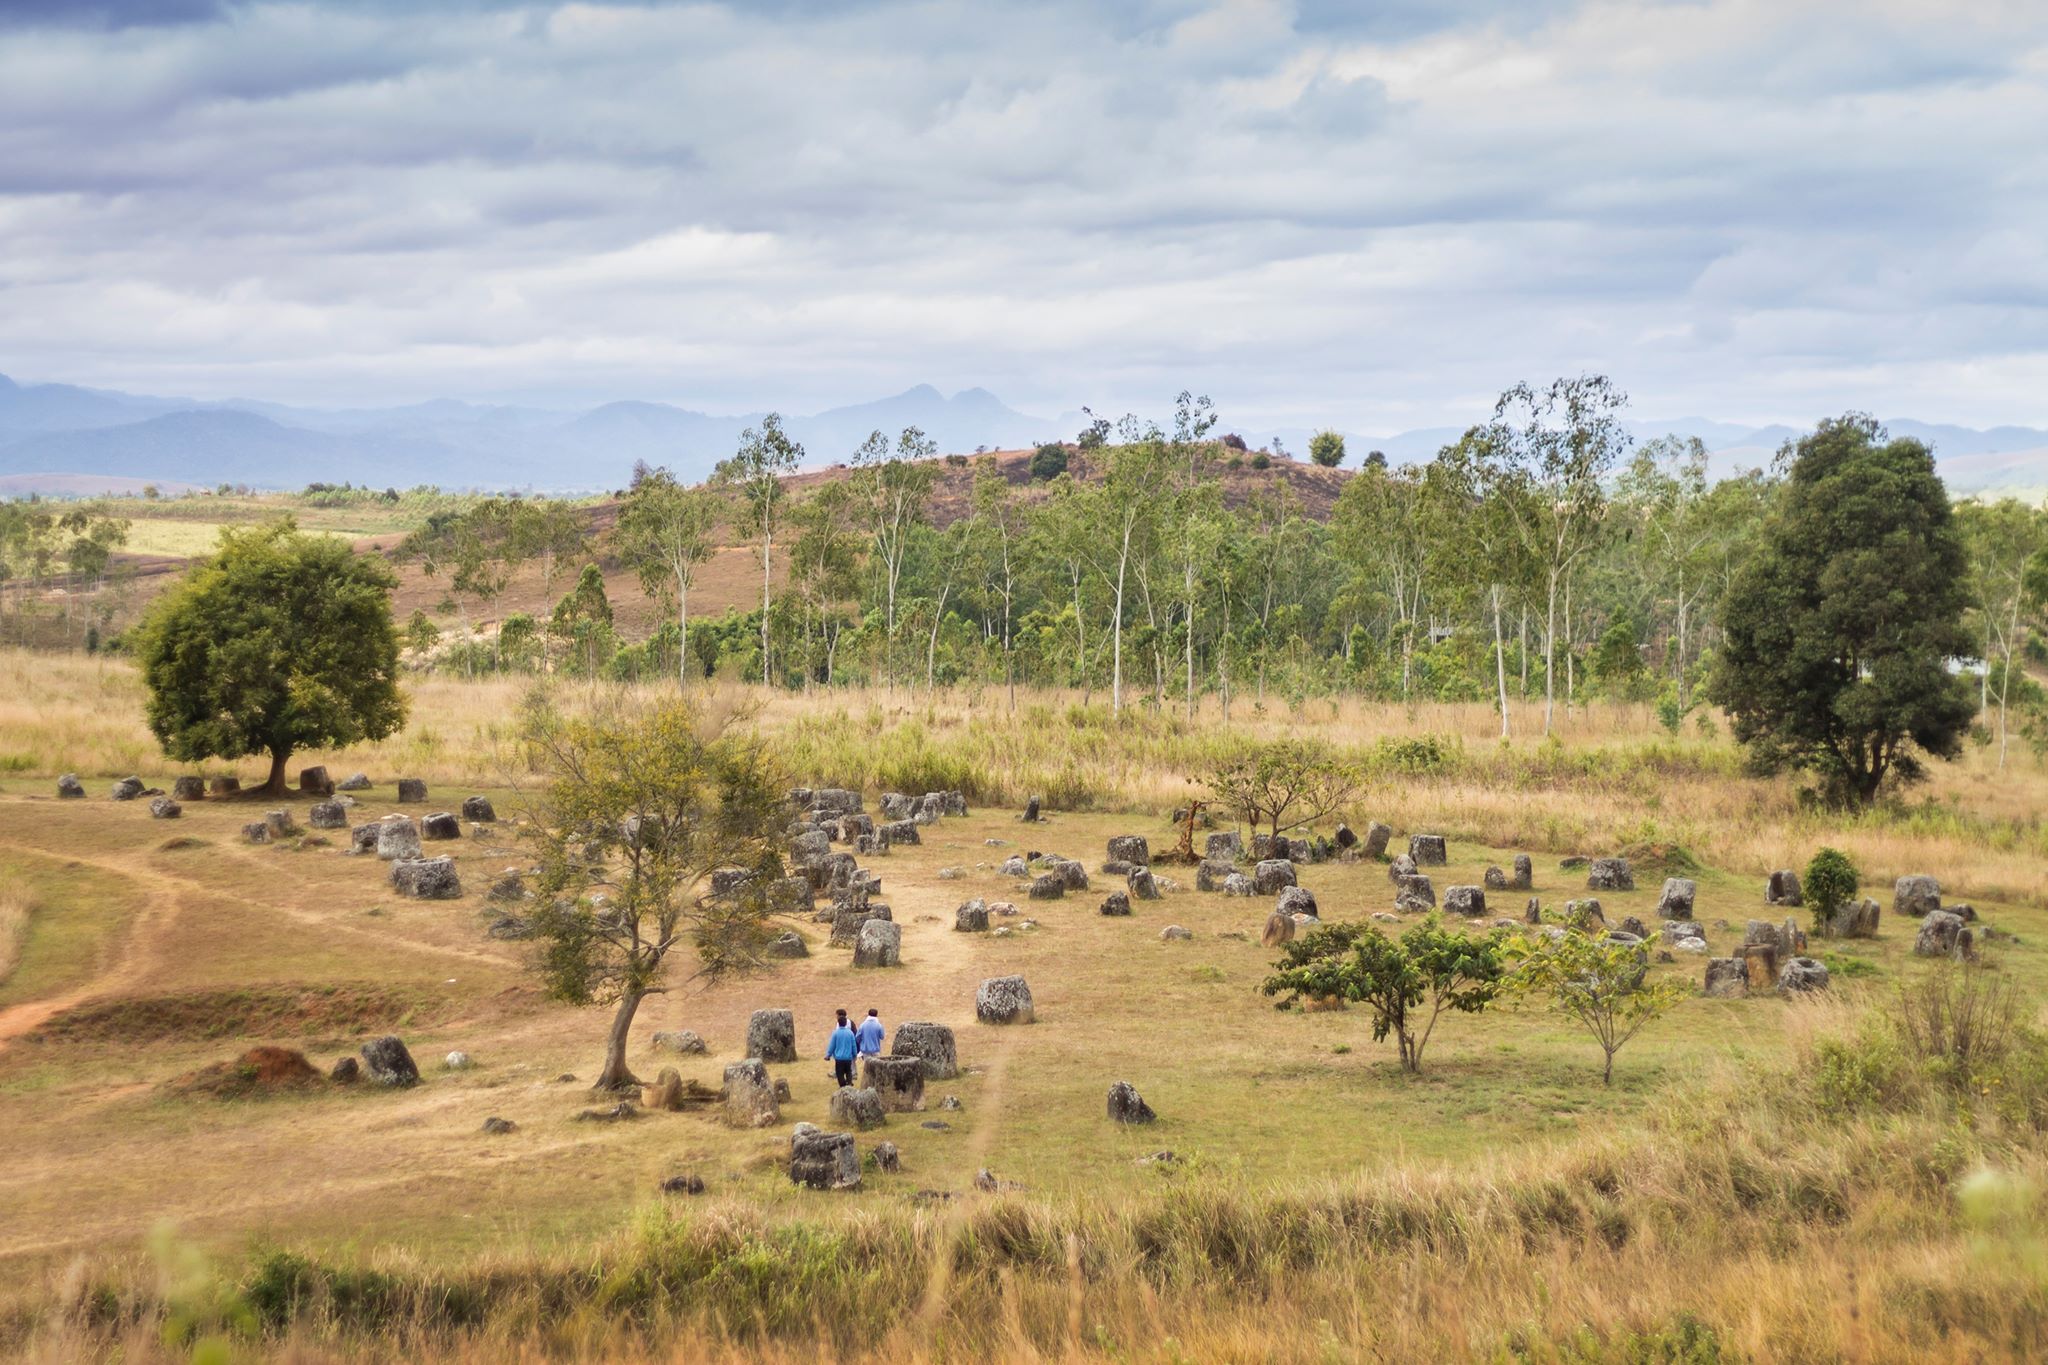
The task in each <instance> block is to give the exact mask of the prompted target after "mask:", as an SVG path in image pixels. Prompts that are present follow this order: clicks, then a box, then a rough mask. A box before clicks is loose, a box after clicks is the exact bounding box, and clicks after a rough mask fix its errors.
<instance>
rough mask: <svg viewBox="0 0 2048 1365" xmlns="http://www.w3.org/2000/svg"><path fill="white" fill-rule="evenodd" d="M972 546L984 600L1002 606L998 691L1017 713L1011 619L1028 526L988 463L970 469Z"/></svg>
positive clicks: (998, 471)
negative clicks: (977, 557) (1000, 684)
mask: <svg viewBox="0 0 2048 1365" xmlns="http://www.w3.org/2000/svg"><path fill="white" fill-rule="evenodd" d="M973 525H974V533H973V534H974V544H975V545H976V546H978V547H979V548H980V551H981V564H980V567H981V582H982V593H983V596H984V598H985V599H986V600H987V601H989V602H990V603H995V602H1000V603H1001V604H1002V609H1001V614H1000V617H999V624H998V626H997V629H996V630H995V632H994V633H995V636H996V640H997V644H998V647H999V648H1000V649H1001V651H1002V656H1003V686H1004V688H1005V689H1006V690H1007V692H1008V693H1009V706H1010V709H1011V710H1012V711H1015V710H1016V709H1017V662H1016V641H1015V639H1014V637H1013V635H1012V633H1011V632H1012V625H1013V622H1014V619H1015V616H1016V608H1017V590H1018V584H1019V579H1020V577H1021V567H1022V566H1021V565H1020V564H1019V558H1020V555H1021V552H1022V550H1023V547H1024V538H1025V533H1026V530H1027V522H1026V519H1025V515H1024V507H1023V504H1022V503H1021V502H1020V501H1019V500H1018V497H1017V493H1016V490H1015V489H1013V488H1012V487H1011V486H1010V481H1009V480H1008V479H1007V478H1005V477H1004V476H1003V471H1002V468H1001V466H999V465H998V464H997V463H996V461H995V460H994V459H992V458H990V459H983V460H980V461H978V462H976V464H975V467H974V514H973Z"/></svg>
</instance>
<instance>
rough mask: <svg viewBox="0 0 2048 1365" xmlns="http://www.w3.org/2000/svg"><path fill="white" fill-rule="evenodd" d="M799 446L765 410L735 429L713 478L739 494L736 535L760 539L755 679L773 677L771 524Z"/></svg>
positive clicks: (776, 520)
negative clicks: (754, 423) (735, 444)
mask: <svg viewBox="0 0 2048 1365" xmlns="http://www.w3.org/2000/svg"><path fill="white" fill-rule="evenodd" d="M803 458H804V448H803V447H802V446H801V445H799V444H798V443H797V442H795V441H793V440H791V439H790V437H789V435H788V433H786V432H784V431H783V429H782V414H780V413H776V412H771V413H769V414H768V415H767V416H766V417H763V418H762V419H761V425H760V426H759V427H758V428H756V427H748V428H747V429H746V430H745V431H743V432H741V433H740V448H739V449H738V450H737V451H735V452H734V453H733V456H732V458H731V459H729V460H725V461H722V462H721V463H720V464H719V466H718V472H717V480H718V482H719V483H721V484H723V485H724V486H726V487H728V488H731V489H733V490H734V491H735V492H736V493H737V494H738V497H739V525H740V533H741V534H742V535H750V536H758V537H760V541H761V681H762V682H763V683H764V684H766V683H769V682H771V681H773V679H774V665H773V655H774V646H773V640H772V637H771V636H770V635H769V618H770V616H771V615H772V614H773V613H772V610H771V607H772V601H773V599H772V596H771V594H772V592H773V576H772V573H771V569H772V566H773V555H774V551H775V528H776V526H777V525H778V524H780V515H781V511H782V503H783V499H784V497H785V496H786V490H785V489H784V488H783V486H782V481H783V479H784V478H786V477H788V476H789V475H791V474H794V473H795V472H796V468H797V466H798V465H799V464H801V463H802V462H803Z"/></svg>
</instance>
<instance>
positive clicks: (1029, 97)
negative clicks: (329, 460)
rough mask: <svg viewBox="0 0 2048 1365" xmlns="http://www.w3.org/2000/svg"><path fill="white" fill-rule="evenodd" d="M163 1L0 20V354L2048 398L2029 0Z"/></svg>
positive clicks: (1283, 403)
mask: <svg viewBox="0 0 2048 1365" xmlns="http://www.w3.org/2000/svg"><path fill="white" fill-rule="evenodd" d="M100 8H101V9H103V10H104V9H108V8H118V6H116V7H106V6H102V7H100ZM155 8H157V9H159V10H163V9H169V10H176V11H178V12H179V13H181V14H182V13H184V12H187V11H191V12H194V13H199V14H200V15H201V18H200V21H198V22H182V23H181V22H152V23H151V24H146V25H140V26H128V27H122V26H119V25H115V24H112V23H94V24H90V25H73V26H69V27H55V26H37V25H35V24H32V23H24V22H21V21H17V22H16V24H15V26H14V27H11V28H8V29H5V30H4V31H0V225H4V230H5V232H6V241H7V249H6V251H5V252H4V253H0V370H4V371H6V372H8V373H12V374H17V375H20V376H24V377H30V378H60V379H68V380H74V381H78V382H87V383H99V384H107V385H118V386H123V387H130V388H144V389H147V388H157V389H176V390H178V391H183V392H192V393H196V394H200V395H202V396H212V397H218V396H226V395H230V394H239V395H246V396H255V397H267V398H268V397H274V398H285V399H299V400H307V399H313V400H320V401H329V402H346V401H381V400H407V399H414V398H422V397H427V396H432V395H436V394H443V393H448V394H455V395H459V396H477V397H507V396H522V397H527V398H532V399H537V400H544V401H545V400H554V401H571V400H580V399H589V398H605V397H615V396H626V395H630V396H642V397H658V398H667V399H672V400H676V401H681V402H685V403H689V404H692V405H696V406H702V407H708V408H712V409H715V410H723V411H739V410H747V409H753V408H760V407H766V406H771V405H772V406H783V407H788V408H792V409H797V410H804V409H809V408H815V407H822V406H826V405H829V404H832V403H838V402H846V401H855V400H860V399H864V398H868V397H872V396H874V395H875V394H876V393H878V392H881V391H883V390H887V389H895V388H901V387H904V386H906V385H908V384H910V383H912V382H917V381H929V382H932V383H934V384H937V385H939V386H941V387H943V388H958V387H966V386H969V385H975V384H980V385H985V386H986V387H988V388H991V389H993V390H995V391H996V392H997V393H999V394H1001V395H1003V396H1004V397H1005V398H1006V399H1007V400H1009V401H1010V402H1011V403H1013V404H1014V405H1017V406H1020V407H1025V408H1028V409H1036V410H1040V411H1044V412H1056V411H1060V410H1062V409H1070V408H1072V407H1074V406H1077V405H1078V404H1080V403H1082V402H1088V403H1091V404H1094V405H1095V406H1097V407H1099V408H1105V409H1110V410H1122V409H1123V408H1126V407H1132V408H1142V409H1145V410H1154V409H1157V408H1159V407H1160V406H1161V404H1162V402H1163V400H1164V399H1165V397H1166V396H1167V395H1169V394H1171V393H1172V392H1173V391H1175V390H1177V389H1179V388H1180V387H1183V386H1194V387H1196V388H1202V389H1206V390H1207V391H1208V392H1210V393H1211V394H1212V395H1214V396H1215V397H1216V398H1217V400H1218V401H1219V403H1220V404H1221V405H1222V407H1223V409H1224V412H1225V415H1226V418H1227V419H1232V420H1244V421H1247V422H1249V421H1251V420H1253V418H1254V417H1257V418H1258V419H1260V420H1268V421H1274V422H1282V423H1292V424H1308V423H1319V422H1323V421H1333V422H1336V423H1337V424H1339V425H1342V426H1346V427H1348V428H1350V429H1352V430H1371V429H1375V428H1386V427H1391V426H1397V425H1414V424H1437V423H1455V422H1459V421H1463V420H1466V419H1468V418H1469V417H1471V416H1472V415H1474V413H1473V412H1472V411H1471V407H1472V405H1473V402H1474V397H1475V395H1477V396H1482V397H1483V395H1485V394H1487V393H1490V392H1492V391H1495V390H1497V389H1499V388H1501V387H1503V386H1505V385H1506V384H1508V383H1510V382H1512V381H1514V380H1516V379H1520V378H1525V377H1526V378H1538V379H1540V378H1542V377H1545V376H1547V375H1550V374H1555V373H1562V372H1571V371H1576V370H1579V369H1598V370H1604V371H1607V372H1609V373H1611V374H1613V375H1614V376H1615V377H1616V378H1617V379H1618V380H1619V381H1620V382H1621V383H1622V384H1623V385H1624V387H1626V388H1628V389H1630V390H1631V391H1632V392H1633V393H1634V394H1635V395H1636V399H1637V402H1636V406H1637V409H1638V411H1639V412H1642V413H1644V414H1645V415H1665V414H1671V413H1677V412H1694V411H1698V412H1711V413H1712V415H1717V416H1725V417H1727V418H1730V419H1732V420H1741V419H1756V420H1772V419H1784V420H1794V421H1803V420H1811V419H1812V418H1813V417H1815V416H1818V415H1821V414H1823V413H1827V412H1832V411H1839V410H1841V409H1843V408H1846V407H1868V408H1877V409H1881V410H1885V411H1895V410H1899V409H1898V403H1899V402H1900V401H1901V400H1902V399H1903V398H1904V396H1905V395H1908V394H1911V395H1913V396H1914V402H1915V403H1916V404H1918V406H1917V407H1916V410H1915V415H1919V416H1924V417H1928V418H1931V419H1948V420H1963V421H1975V422H1985V423H1988V422H1992V421H2001V420H2003V421H2033V422H2040V421H2044V420H2048V412H2044V411H2043V410H2042V408H2041V398H2040V395H2041V394H2042V393H2043V392H2044V391H2048V384H2044V380H2048V252H2044V248H2043V246H2042V245H2041V243H2042V241H2043V237H2042V235H2041V233H2040V231H2039V226H2038V225H2039V223H2040V222H2041V221H2042V218H2043V216H2044V210H2048V176H2044V174H2043V170H2044V162H2048V152H2044V150H2043V139H2042V138H2041V137H2040V130H2041V129H2042V128H2044V127H2048V20H2044V18H2043V17H2041V12H2040V9H2039V7H2038V6H2036V5H2027V4H2018V3H2012V4H1996V3H1991V4H1985V5H1979V6H1974V7H1972V8H1971V11H1970V12H1969V13H1968V14H1964V15H1961V16H1959V15H1957V14H1956V13H1955V12H1953V11H1952V9H1951V8H1950V7H1945V6H1943V7H1938V6H1933V5H1930V4H1916V3H1907V0H1884V3H1870V2H1869V0H1817V2H1816V3H1808V4H1801V5H1796V6H1787V5H1783V4H1769V3H1765V2H1764V0H1711V2H1702V3H1683V4H1674V3H1656V2H1654V0H1637V2H1635V3H1623V2H1622V0H1592V2H1591V3H1584V4H1579V5H1564V4H1554V5H1544V6H1531V5H1526V4H1516V5H1509V4H1506V3H1502V4H1499V5H1494V6H1489V5H1485V4H1478V3H1469V4H1465V5H1462V6H1456V7H1453V9H1454V10H1455V12H1456V13H1457V15H1458V16H1459V17H1457V18H1455V19H1452V20H1435V19H1432V18H1430V17H1428V16H1427V13H1426V11H1433V10H1434V7H1400V6H1397V7H1382V9H1381V10H1379V11H1376V12H1375V14H1374V16H1372V17H1369V18H1366V19H1363V20H1358V19H1357V18H1356V17H1355V16H1352V15H1349V14H1339V13H1338V12H1337V11H1338V10H1341V9H1346V8H1348V7H1329V14H1326V13H1325V7H1323V6H1321V5H1316V6H1313V7H1296V6H1293V5H1289V4H1284V3H1280V2H1279V0H1216V2H1215V3H1201V2H1200V0H1156V2H1155V3H1151V4H1147V5H1144V6H1139V7H1103V6H1095V5H1089V4H1083V3H1079V0H1076V2H1075V3H1071V4H1052V5H1042V6H1028V7H1027V6H1019V5H1007V4H996V3H982V4H972V5H969V4H947V3H940V2H939V0H925V2H924V3H881V4H866V5H837V4H835V5H829V6H823V5H819V6H813V5H805V4H787V5H780V6H771V7H768V8H767V9H765V10H764V9H760V8H756V7H751V6H744V7H742V6H732V7H727V6H720V5H711V4H697V5H684V6H666V5H604V4H576V5H557V6H547V5H532V6H520V5H491V4H482V3H465V4H456V5H447V6H441V7H428V6H392V7H388V8H380V7H369V6H363V5H353V4H350V5H344V4H341V3H339V0H328V3H290V4H272V3H264V0H256V3H252V4H248V5H245V6H240V7H234V8H230V9H227V10H224V11H222V14H223V15H224V17H223V18H220V19H218V20H214V21H209V20H206V19H205V18H204V7H202V6H169V7H165V6H162V5H161V4H159V5H157V6H155ZM1361 13H1362V12H1361ZM1331 16H1335V17H1334V18H1333V17H1331ZM149 17H151V18H152V19H155V18H160V17H162V16H160V15H153V16H149ZM174 17H175V16H174ZM1240 414H1242V417H1240V416H1239V415H1240Z"/></svg>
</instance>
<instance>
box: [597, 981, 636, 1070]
mask: <svg viewBox="0 0 2048 1365" xmlns="http://www.w3.org/2000/svg"><path fill="white" fill-rule="evenodd" d="M644 998H645V997H644V996H643V995H642V994H640V993H637V992H632V991H629V992H627V993H626V994H625V995H622V996H620V997H619V1008H618V1012H617V1013H616V1014H614V1015H612V1031H611V1034H610V1035H609V1036H608V1037H607V1038H606V1039H605V1042H604V1070H603V1071H602V1072H600V1073H599V1075H598V1078H597V1081H596V1083H595V1084H593V1085H592V1086H591V1087H590V1088H591V1089H592V1090H620V1089H623V1088H625V1087H626V1086H629V1085H638V1084H640V1078H639V1077H638V1076H635V1075H634V1074H633V1072H632V1069H631V1068H630V1067H628V1066H627V1065H626V1035H627V1034H628V1033H630V1032H632V1029H633V1014H634V1011H636V1010H638V1009H639V1008H640V1001H641V1000H642V999H644Z"/></svg>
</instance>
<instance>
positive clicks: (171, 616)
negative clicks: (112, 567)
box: [137, 517, 405, 792]
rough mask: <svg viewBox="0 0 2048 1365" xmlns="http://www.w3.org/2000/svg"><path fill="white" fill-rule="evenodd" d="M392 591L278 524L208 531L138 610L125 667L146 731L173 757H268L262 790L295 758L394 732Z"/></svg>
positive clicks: (357, 558) (386, 582) (322, 543)
mask: <svg viewBox="0 0 2048 1365" xmlns="http://www.w3.org/2000/svg"><path fill="white" fill-rule="evenodd" d="M396 586H397V579H396V578H395V577H394V576H393V574H392V572H391V570H390V568H389V567H388V566H387V565H385V563H384V562H383V561H382V560H380V559H375V558H371V557H369V556H364V555H358V554H355V553H354V552H353V551H351V550H350V549H349V547H348V546H347V545H346V544H345V543H343V542H342V541H339V540H335V539H333V538H331V537H327V536H309V535H304V534H302V533H301V532H300V531H299V529H298V526H297V525H296V524H295V523H294V522H293V521H292V520H291V519H290V518H289V517H287V518H284V519H282V520H279V521H275V522H270V523H267V524H265V525H262V526H257V527H251V528H248V529H244V530H235V529H232V528H230V529H228V530H224V531H222V532H221V537H220V548H219V549H218V550H216V551H215V552H214V554H213V555H212V556H210V557H209V558H206V559H202V560H200V561H198V562H197V563H195V564H194V565H193V566H192V568H191V570H190V571H189V572H188V573H187V574H186V575H185V577H184V579H183V580H182V581H181V582H179V583H178V585H177V586H176V587H174V588H172V589H170V590H169V591H168V592H166V593H164V595H163V596H161V597H159V598H158V599H157V600H156V602H155V603H154V604H153V605H152V606H151V608H150V610H149V613H148V615H147V616H146V617H145V618H144V619H143V622H142V624H141V626H140V627H139V628H138V631H137V636H138V646H137V654H138V657H139V658H140V659H141V662H142V676H143V681H144V683H145V684H146V685H147V686H148V688H149V702H148V706H147V709H146V712H145V714H146V718H147V720H148V722H149V728H150V730H151V732H152V733H154V734H155V735H156V737H157V740H158V741H159V742H160V743H161V744H162V745H163V749H164V752H165V753H166V754H168V755H169V756H170V757H172V758H176V759H184V760H199V759H205V758H243V757H246V756H247V755H249V754H260V753H267V754H269V755H270V780H269V783H268V785H267V787H266V790H268V791H271V792H282V791H283V790H284V789H285V763H286V762H287V760H289V759H290V758H291V756H292V755H293V754H294V753H296V752H299V751H301V750H305V749H313V748H321V749H328V748H340V747H342V746H344V745H348V744H354V743H357V742H359V741H361V740H366V739H382V738H384V737H385V736H386V735H389V734H391V733H392V732H393V731H395V730H397V729H398V727H399V726H400V725H402V724H404V722H405V698H404V695H403V694H402V693H400V691H399V690H398V629H397V627H396V626H395V625H394V624H393V623H392V620H391V590H392V589H393V588H394V587H396Z"/></svg>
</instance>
